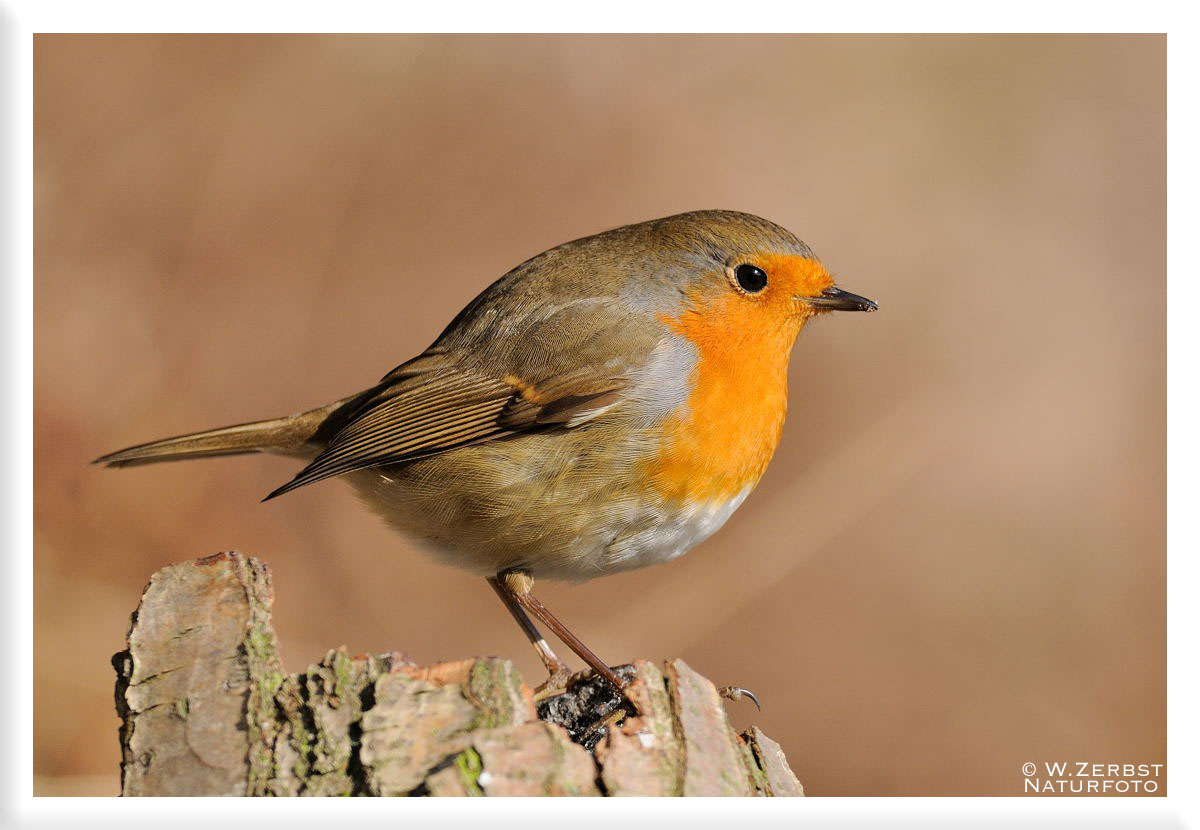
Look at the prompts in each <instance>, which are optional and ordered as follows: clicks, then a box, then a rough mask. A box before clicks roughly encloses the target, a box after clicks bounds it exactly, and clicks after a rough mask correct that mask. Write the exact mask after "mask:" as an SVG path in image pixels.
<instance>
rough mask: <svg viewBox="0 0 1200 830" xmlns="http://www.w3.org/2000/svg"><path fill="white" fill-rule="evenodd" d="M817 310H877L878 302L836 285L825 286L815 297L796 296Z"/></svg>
mask: <svg viewBox="0 0 1200 830" xmlns="http://www.w3.org/2000/svg"><path fill="white" fill-rule="evenodd" d="M796 299H798V300H801V301H803V302H806V303H808V304H809V305H810V306H813V307H814V308H816V309H817V310H818V311H878V310H879V304H878V303H877V302H875V301H874V300H868V299H867V298H866V297H860V296H858V295H857V294H851V293H850V292H849V291H843V290H842V289H840V288H838V287H837V286H836V285H831V286H830V287H829V288H826V289H825V290H824V291H822V292H821V293H820V294H819V295H818V296H816V297H797V298H796Z"/></svg>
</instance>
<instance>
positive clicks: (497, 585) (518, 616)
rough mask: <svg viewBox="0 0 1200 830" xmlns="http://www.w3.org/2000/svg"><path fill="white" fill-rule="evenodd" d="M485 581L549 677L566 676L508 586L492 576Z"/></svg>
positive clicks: (547, 644)
mask: <svg viewBox="0 0 1200 830" xmlns="http://www.w3.org/2000/svg"><path fill="white" fill-rule="evenodd" d="M487 581H488V585H491V586H492V588H494V589H495V591H496V594H497V595H498V596H499V597H500V601H501V602H503V603H504V607H505V608H507V609H508V613H510V614H512V615H513V619H514V620H516V621H517V625H519V626H521V630H522V631H524V632H525V636H526V637H528V638H529V642H530V643H532V644H533V650H534V651H536V652H537V654H538V657H540V658H542V663H543V665H545V666H546V671H547V672H548V673H549V674H550V677H551V678H555V677H561V676H563V675H565V674H567V673H568V669H567V664H566V663H564V662H563V661H562V660H560V659H558V655H557V654H555V653H554V649H552V648H550V644H549V643H547V642H546V638H545V637H543V636H542V632H540V631H538V630H537V626H536V625H534V624H533V620H531V619H529V615H528V614H526V613H525V609H523V608H522V607H521V604H520V603H519V602H517V598H516V597H515V596H513V593H512V592H511V591H509V590H508V586H507V585H505V584H504V583H503V582H501V581H500V580H499V579H497V578H496V577H494V576H489V577H488V578H487Z"/></svg>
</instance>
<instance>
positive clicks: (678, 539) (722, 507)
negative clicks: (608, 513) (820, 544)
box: [597, 487, 752, 573]
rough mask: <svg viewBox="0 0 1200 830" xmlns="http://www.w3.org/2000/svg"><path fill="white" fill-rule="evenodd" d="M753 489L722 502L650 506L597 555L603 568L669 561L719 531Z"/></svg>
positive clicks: (607, 570) (622, 568)
mask: <svg viewBox="0 0 1200 830" xmlns="http://www.w3.org/2000/svg"><path fill="white" fill-rule="evenodd" d="M751 489H752V488H750V487H746V488H744V489H743V490H742V491H741V492H740V493H738V494H737V495H736V496H734V497H733V498H732V499H730V500H729V501H726V502H721V503H715V504H714V503H708V504H704V503H701V504H693V505H688V506H686V507H678V506H672V507H670V508H665V507H654V508H647V509H646V510H645V511H644V513H645V515H644V516H643V517H642V518H641V520H640V521H638V522H636V523H634V525H633V526H632V527H631V528H630V529H629V530H627V531H625V532H623V533H621V534H620V535H618V536H617V537H616V538H615V539H613V541H612V542H611V543H610V544H608V545H607V546H606V547H605V548H604V550H603V551H602V552H601V553H600V555H599V556H598V557H597V564H598V565H599V570H600V571H601V572H603V573H615V572H617V571H625V570H629V569H631V568H643V567H645V566H647V565H656V564H658V563H660V562H669V561H670V560H672V559H674V558H675V557H677V556H681V555H682V554H684V553H687V552H688V551H689V550H691V549H692V548H693V547H695V546H696V545H698V544H700V543H701V542H703V541H704V540H705V539H707V538H708V537H709V536H712V535H713V534H714V533H716V532H717V531H718V530H719V529H720V528H721V525H723V524H725V521H726V520H727V519H728V518H729V517H730V516H731V515H733V511H735V510H737V509H738V507H740V506H741V504H742V502H744V501H745V500H746V496H748V495H750V490H751Z"/></svg>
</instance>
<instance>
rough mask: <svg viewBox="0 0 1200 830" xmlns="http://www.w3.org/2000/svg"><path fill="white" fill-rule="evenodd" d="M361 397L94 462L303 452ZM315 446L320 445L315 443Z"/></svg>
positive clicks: (124, 463)
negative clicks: (344, 408) (330, 421)
mask: <svg viewBox="0 0 1200 830" xmlns="http://www.w3.org/2000/svg"><path fill="white" fill-rule="evenodd" d="M356 397H358V396H353V397H350V398H345V399H343V400H340V401H335V402H334V403H331V404H329V405H328V406H322V407H320V408H319V409H312V410H309V411H308V412H301V413H300V414H298V415H288V416H287V417H284V418H275V419H272V420H270V421H255V422H254V423H250V424H236V425H235V426H231V427H221V428H220V429H210V430H206V431H205V432H193V433H191V434H190V435H178V436H176V437H174V438H164V439H162V440H161V441H151V442H150V443H148V444H138V445H137V446H136V447H128V448H126V449H123V450H118V451H117V452H114V453H109V454H108V455H103V456H101V457H100V458H97V459H96V460H95V461H93V462H92V463H93V464H103V465H104V466H106V467H127V466H130V465H132V464H152V463H154V462H156V461H181V460H183V459H187V458H210V457H213V456H218V455H241V454H242V453H248V452H274V453H280V454H283V455H290V454H293V453H295V454H303V450H304V449H305V447H307V446H309V444H310V442H312V441H314V439H317V438H318V434H319V433H321V432H322V430H321V427H322V426H324V425H325V422H326V421H327V420H328V419H329V416H330V415H331V414H333V413H334V412H336V411H337V410H338V409H340V408H341V407H342V406H343V405H345V404H346V403H349V402H350V401H352V400H354V398H356ZM313 446H314V448H319V447H318V446H317V445H315V444H314V445H313Z"/></svg>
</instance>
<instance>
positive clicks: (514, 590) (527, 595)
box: [489, 570, 625, 693]
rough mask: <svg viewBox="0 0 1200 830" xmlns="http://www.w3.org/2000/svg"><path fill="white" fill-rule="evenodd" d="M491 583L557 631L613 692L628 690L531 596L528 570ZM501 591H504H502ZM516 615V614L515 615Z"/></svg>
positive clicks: (510, 573)
mask: <svg viewBox="0 0 1200 830" xmlns="http://www.w3.org/2000/svg"><path fill="white" fill-rule="evenodd" d="M489 581H490V582H492V587H493V588H495V589H496V592H497V593H499V594H500V595H501V598H504V594H505V593H508V594H509V595H511V597H512V599H513V600H514V601H515V602H517V603H518V604H519V605H520V606H521V608H523V609H524V610H525V611H528V612H529V613H530V614H532V615H533V616H535V617H537V618H538V619H539V620H541V621H542V623H543V624H544V625H545V626H546V627H547V628H549V629H550V630H551V631H553V632H554V635H555V636H556V637H558V639H560V640H562V641H563V642H564V643H566V644H567V646H568V647H569V648H570V649H571V651H573V652H575V653H576V654H578V655H579V658H580V659H581V660H583V662H585V663H587V664H588V665H589V666H591V667H592V669H593V670H594V671H595V672H596V673H597V674H599V675H600V676H601V677H603V678H604V679H605V680H607V681H608V682H609V683H610V684H611V685H612V687H613V688H614V689H616V690H617V691H618V692H622V693H623V692H624V691H625V683H624V681H622V680H621V678H619V677H617V675H616V674H615V673H614V672H613V670H612V669H610V668H609V667H608V666H607V665H606V664H605V663H604V661H603V660H601V659H600V658H599V657H597V656H596V655H595V654H594V653H593V652H592V650H591V649H590V648H588V647H587V646H585V645H584V644H583V642H582V641H581V640H580V639H579V638H578V637H576V636H575V635H574V634H572V633H571V631H570V629H568V628H567V627H566V626H565V625H563V624H562V623H561V622H559V621H558V617H556V616H554V615H553V614H551V613H550V610H549V609H548V608H546V606H544V605H542V603H541V600H539V599H538V598H537V597H535V596H534V595H533V594H532V593H531V591H532V590H533V577H532V576H530V575H529V572H528V571H521V570H512V571H505V572H504V573H502V574H500V575H499V576H498V577H496V578H495V579H492V580H489ZM502 588H503V591H502V590H501V589H502ZM505 604H506V605H507V604H508V600H505ZM510 608H511V606H510ZM514 616H516V615H515V614H514ZM517 621H518V622H520V619H519V618H518V620H517ZM526 622H528V618H526ZM528 625H529V629H532V630H533V631H534V633H536V632H537V629H536V628H534V626H533V623H528ZM524 627H525V624H522V628H524ZM529 629H526V634H528V633H529ZM539 636H540V635H539ZM543 642H544V641H543ZM534 647H535V648H536V647H537V643H536V642H535V643H534ZM555 659H557V658H555Z"/></svg>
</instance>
